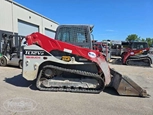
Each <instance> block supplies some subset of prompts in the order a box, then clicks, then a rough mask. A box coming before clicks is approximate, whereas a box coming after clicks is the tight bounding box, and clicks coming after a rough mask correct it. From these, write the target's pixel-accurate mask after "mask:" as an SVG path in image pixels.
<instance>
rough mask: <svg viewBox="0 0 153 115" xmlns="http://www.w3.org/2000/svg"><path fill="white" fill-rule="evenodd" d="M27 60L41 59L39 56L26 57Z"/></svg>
mask: <svg viewBox="0 0 153 115" xmlns="http://www.w3.org/2000/svg"><path fill="white" fill-rule="evenodd" d="M26 58H27V59H29V58H30V59H40V58H41V57H39V56H26Z"/></svg>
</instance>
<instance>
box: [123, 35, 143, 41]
mask: <svg viewBox="0 0 153 115" xmlns="http://www.w3.org/2000/svg"><path fill="white" fill-rule="evenodd" d="M126 41H129V42H131V41H140V37H138V35H136V34H131V35H128V37H127V38H126Z"/></svg>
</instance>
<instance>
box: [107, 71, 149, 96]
mask: <svg viewBox="0 0 153 115" xmlns="http://www.w3.org/2000/svg"><path fill="white" fill-rule="evenodd" d="M110 72H111V75H113V77H112V81H111V84H110V87H113V88H114V89H116V91H117V92H118V94H119V95H123V96H139V97H149V95H148V94H147V92H146V90H144V89H142V88H141V87H140V86H139V85H137V84H136V83H135V82H134V81H132V80H131V79H130V78H129V77H127V76H122V75H121V74H120V73H118V72H116V71H115V70H113V69H110Z"/></svg>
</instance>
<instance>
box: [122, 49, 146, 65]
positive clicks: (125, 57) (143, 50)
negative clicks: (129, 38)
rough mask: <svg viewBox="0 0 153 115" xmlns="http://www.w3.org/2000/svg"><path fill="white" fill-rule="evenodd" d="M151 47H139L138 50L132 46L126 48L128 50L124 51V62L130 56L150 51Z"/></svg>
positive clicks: (124, 62)
mask: <svg viewBox="0 0 153 115" xmlns="http://www.w3.org/2000/svg"><path fill="white" fill-rule="evenodd" d="M148 51H149V48H143V49H138V50H133V49H130V48H127V49H126V52H124V53H123V55H122V56H123V64H126V61H127V59H128V58H129V57H131V56H138V55H142V54H143V53H145V52H148Z"/></svg>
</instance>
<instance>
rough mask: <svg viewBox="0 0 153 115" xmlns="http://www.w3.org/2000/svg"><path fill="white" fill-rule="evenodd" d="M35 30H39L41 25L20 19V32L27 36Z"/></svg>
mask: <svg viewBox="0 0 153 115" xmlns="http://www.w3.org/2000/svg"><path fill="white" fill-rule="evenodd" d="M33 32H39V27H38V26H36V25H33V24H30V23H27V22H23V21H18V34H19V35H22V36H27V35H29V34H31V33H33Z"/></svg>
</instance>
